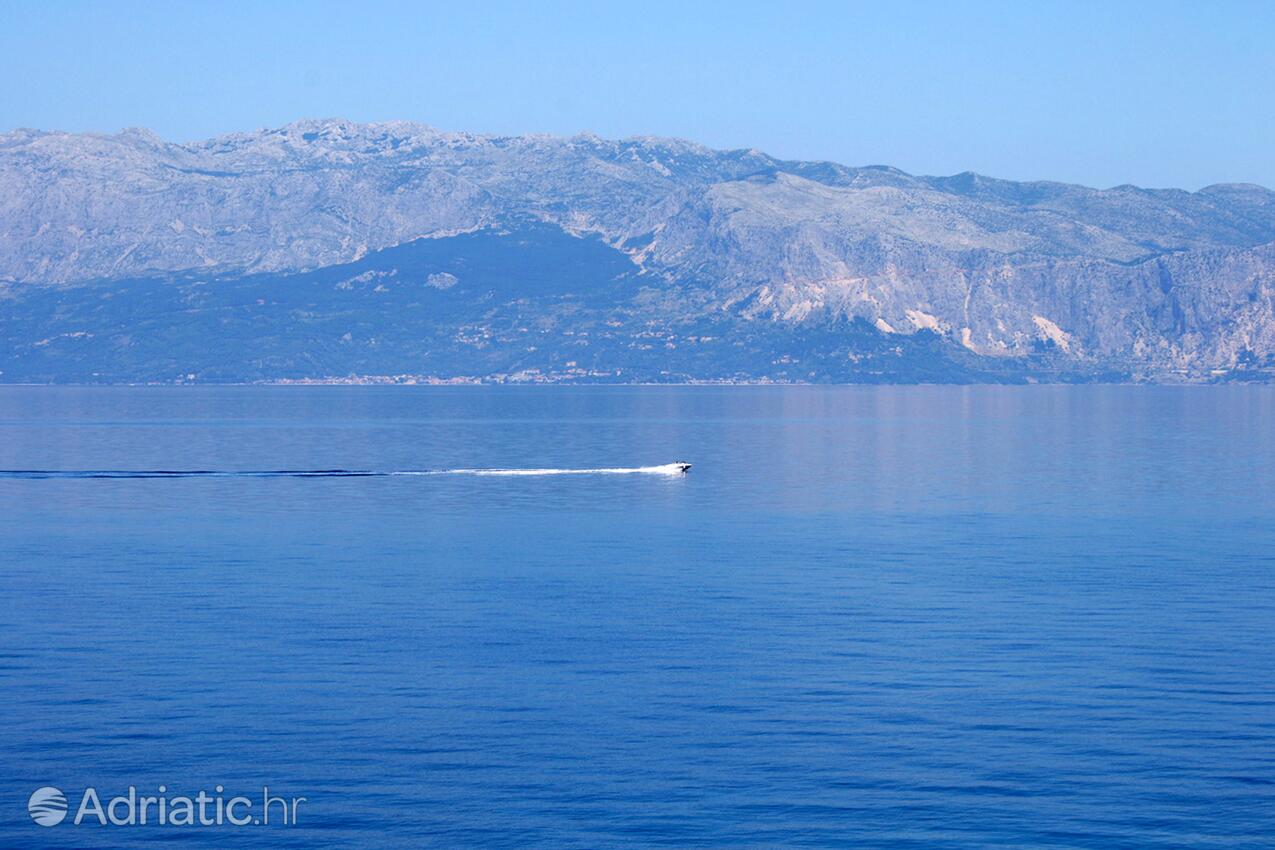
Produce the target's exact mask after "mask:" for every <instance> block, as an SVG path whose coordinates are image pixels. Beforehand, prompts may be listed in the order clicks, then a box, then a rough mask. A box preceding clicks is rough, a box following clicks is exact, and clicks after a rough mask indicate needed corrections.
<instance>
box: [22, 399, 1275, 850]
mask: <svg viewBox="0 0 1275 850" xmlns="http://www.w3.org/2000/svg"><path fill="white" fill-rule="evenodd" d="M674 462H684V463H690V464H692V466H691V468H690V470H689V471H688V472H686V473H684V474H683V473H679V472H676V470H675V469H674V470H672V471H670V470H669V469H668V468H667V467H666V466H665V465H667V464H670V463H674ZM653 467H654V469H652V468H653ZM491 471H496V472H494V473H492V472H491ZM172 473H182V474H172ZM189 473H199V474H195V475H192V474H189ZM396 473H417V474H396ZM422 473H428V474H422ZM478 473H484V474H478ZM509 473H520V474H509ZM1273 633H1275V388H1271V387H1261V386H1208V387H1205V386H1184V387H1162V386H1161V387H1156V386H1023V387H990V386H985V387H980V386H973V387H956V386H953V387H945V386H922V387H796V386H792V387H741V386H699V387H694V386H676V387H655V386H650V387H530V386H528V387H512V386H485V387H423V386H422V387H410V386H394V387H365V386H312V387H300V386H280V387H100V388H97V387H16V386H11V387H3V388H0V846H2V847H6V848H8V847H14V848H18V847H22V848H39V847H53V848H63V847H64V848H70V847H77V848H82V847H120V848H142V847H146V848H154V847H186V846H188V847H231V848H233V847H276V848H291V847H298V848H300V847H342V848H408V847H423V848H613V847H614V848H645V847H668V848H824V847H826V848H859V847H863V848H927V850H929V849H931V848H938V849H939V850H942V848H987V847H1023V848H1028V847H1031V848H1104V850H1116V849H1117V848H1187V847H1192V848H1194V847H1199V848H1228V850H1237V848H1259V847H1260V848H1270V847H1272V846H1275V640H1273ZM201 795H202V797H203V799H204V800H205V804H204V805H205V806H206V809H207V810H206V812H200V813H199V816H198V817H196V820H195V822H194V823H188V822H186V819H187V818H188V817H192V815H191V807H192V806H195V801H196V800H197V798H199V797H200V796H201ZM59 796H60V797H61V800H62V801H61V802H60V801H59V799H58V798H59ZM143 798H150V800H151V802H150V803H149V804H148V805H149V808H147V809H146V810H145V811H143V812H139V809H143V808H145V807H144V806H143V804H142V800H143ZM234 800H239V802H237V803H235V804H234V805H231V801H234ZM183 801H184V802H183ZM161 805H162V806H165V807H166V810H165V812H166V813H165V817H166V818H168V819H166V820H163V821H162V822H161V817H160V814H159V812H160V807H161ZM183 812H184V814H183ZM174 813H176V814H174ZM263 815H264V817H263ZM231 816H234V818H235V820H236V821H242V823H231V822H230V820H229V818H230V817H231ZM218 819H220V822H217V821H218ZM77 820H78V821H79V823H76V821H77ZM142 820H145V822H141V821H142ZM205 820H206V821H208V823H204V821H205ZM39 821H43V822H44V824H47V825H42V824H41V823H40V822H39Z"/></svg>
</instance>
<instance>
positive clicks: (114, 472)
mask: <svg viewBox="0 0 1275 850" xmlns="http://www.w3.org/2000/svg"><path fill="white" fill-rule="evenodd" d="M690 468H691V465H690V464H689V463H666V464H662V465H660V466H614V467H599V468H597V469H383V470H378V469H245V470H217V469H79V470H65V469H0V479H4V478H389V477H391V476H398V475H634V474H638V475H681V474H683V473H684V472H686V471H687V470H689V469H690Z"/></svg>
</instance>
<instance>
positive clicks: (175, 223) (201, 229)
mask: <svg viewBox="0 0 1275 850" xmlns="http://www.w3.org/2000/svg"><path fill="white" fill-rule="evenodd" d="M525 220H536V221H541V222H545V223H548V224H551V225H554V226H557V227H559V228H561V229H562V230H563V231H565V232H567V233H569V234H573V235H595V236H598V237H601V239H602V240H603V241H605V242H606V243H607V244H608V245H611V246H613V247H615V248H616V249H618V250H621V251H623V252H625V253H626V254H628V256H629V259H630V261H631V262H632V264H633V266H634V268H635V269H638V270H640V271H641V272H642V273H643V275H645V278H644V279H646V280H650V281H661V282H662V283H661V285H662V286H664V287H666V288H668V289H669V292H670V294H672V293H676V292H682V293H685V292H686V291H688V288H690V289H693V290H695V291H696V292H699V293H701V295H699V296H696V297H697V298H698V299H699V300H698V301H696V303H716V304H718V305H719V306H720V309H735V307H738V308H739V309H741V310H743V311H744V312H745V313H746V314H747V315H748V316H751V317H754V318H756V319H766V320H772V321H780V322H794V321H795V322H806V321H817V320H820V319H826V318H836V317H843V318H861V319H865V320H867V321H869V322H872V323H874V324H876V325H877V326H878V327H881V328H889V329H890V331H889V332H900V333H905V332H913V331H916V330H922V329H924V330H935V331H937V332H940V333H942V334H945V335H947V336H948V337H949V338H950V339H952V340H955V341H957V342H958V343H959V344H961V345H962V346H964V347H965V348H968V349H970V350H973V351H976V352H978V353H982V354H988V355H1001V354H1014V353H1017V352H1021V351H1023V350H1026V349H1027V348H1029V347H1030V346H1032V345H1035V344H1037V343H1039V342H1040V340H1041V339H1043V338H1049V339H1053V337H1054V336H1057V334H1058V333H1063V334H1067V336H1066V337H1065V338H1066V339H1067V340H1069V342H1068V351H1069V352H1070V353H1083V352H1086V351H1114V350H1116V349H1120V350H1125V351H1128V352H1133V351H1135V350H1137V351H1140V352H1142V355H1139V356H1143V355H1145V356H1151V355H1150V354H1147V353H1148V352H1151V353H1152V354H1155V356H1163V357H1166V358H1169V359H1173V358H1179V357H1180V356H1181V357H1186V358H1187V359H1190V357H1196V356H1203V355H1199V354H1198V352H1201V351H1207V352H1211V353H1209V354H1208V356H1210V357H1214V359H1217V358H1219V357H1220V358H1223V359H1225V357H1227V356H1231V354H1233V353H1234V352H1235V351H1237V350H1240V349H1241V348H1242V347H1243V345H1245V344H1247V343H1244V342H1243V341H1242V340H1239V337H1237V336H1236V335H1237V334H1239V335H1241V336H1243V337H1244V339H1249V340H1253V341H1256V342H1254V344H1257V343H1259V342H1260V343H1261V344H1265V342H1263V341H1264V340H1267V339H1268V338H1269V330H1270V326H1271V325H1272V324H1273V322H1272V320H1271V319H1270V317H1269V316H1268V315H1266V314H1264V313H1263V312H1262V311H1263V310H1264V309H1265V307H1264V306H1263V305H1266V304H1268V303H1269V300H1270V297H1269V293H1268V292H1267V289H1266V287H1267V286H1268V282H1269V272H1270V269H1269V267H1268V263H1269V251H1264V250H1262V249H1261V246H1264V245H1267V244H1269V243H1272V242H1275V193H1272V192H1271V191H1270V190H1268V189H1264V188H1262V187H1259V186H1252V185H1218V186H1210V187H1208V188H1206V189H1203V190H1200V191H1198V192H1187V191H1182V190H1176V189H1142V188H1138V187H1134V186H1117V187H1113V188H1110V189H1093V188H1088V187H1083V186H1075V185H1070V184H1064V183H1056V182H1047V181H1038V182H1014V181H1007V180H998V179H995V178H990V177H985V176H983V175H978V174H973V173H964V174H957V175H953V176H950V177H924V176H915V175H910V174H907V173H905V172H902V171H899V170H898V169H895V168H891V167H888V166H865V167H857V168H856V167H849V166H845V165H840V164H836V163H829V162H791V161H783V160H779V159H776V158H773V157H771V156H768V155H766V154H765V153H762V152H760V151H756V150H732V151H722V150H713V149H710V148H706V147H703V146H701V145H697V144H694V143H692V142H687V141H682V140H678V139H665V138H654V137H637V138H630V139H621V140H608V139H603V138H600V137H598V136H595V135H591V134H579V135H575V136H570V137H554V136H540V135H528V136H499V135H482V134H474V133H463V132H449V131H442V130H438V129H435V128H433V127H430V126H427V125H424V124H417V123H412V122H401V121H398V122H386V123H377V124H359V123H354V122H350V121H345V120H341V119H325V120H306V121H298V122H295V123H292V124H288V125H286V126H284V127H279V128H274V129H263V130H258V131H254V132H250V133H235V134H231V135H226V136H221V137H218V138H215V139H210V140H207V141H200V142H191V143H181V144H179V143H173V142H167V141H164V140H163V139H160V138H159V137H157V136H156V135H155V134H154V133H152V132H150V131H147V130H144V129H130V130H125V131H123V132H120V133H117V134H112V135H108V134H72V133H60V132H45V131H38V130H17V131H14V132H11V133H7V134H4V135H0V280H7V281H10V282H13V283H16V284H21V285H25V286H39V285H50V284H70V283H75V282H80V281H89V280H103V279H105V280H110V279H117V278H124V277H137V276H153V275H160V274H168V273H175V272H190V271H198V272H207V273H209V274H228V273H240V272H287V271H298V270H306V269H314V268H320V267H324V266H329V265H333V264H337V263H344V262H350V261H353V260H357V259H358V258H360V257H363V256H365V255H367V254H368V253H369V252H374V251H377V250H380V249H384V248H388V247H391V246H394V245H399V244H402V243H406V242H409V241H411V240H415V239H420V238H445V237H448V236H451V235H454V234H458V233H466V232H473V231H475V230H480V229H484V228H501V227H506V226H508V225H510V223H511V222H517V221H525ZM1210 270H1211V271H1210ZM1237 275H1239V276H1242V279H1234V278H1235V276H1237ZM1146 281H1151V283H1145V282H1146ZM1184 287H1205V288H1209V287H1212V289H1210V290H1209V291H1210V292H1214V293H1215V294H1216V293H1218V292H1220V293H1224V296H1219V297H1221V299H1222V300H1221V301H1218V300H1217V299H1216V298H1213V296H1210V297H1209V298H1207V299H1203V300H1201V299H1200V298H1197V297H1195V295H1192V294H1190V293H1188V292H1187V290H1186V289H1185V288H1184ZM705 299H707V300H705ZM1227 299H1231V300H1233V301H1234V303H1231V301H1230V300H1227ZM1192 304H1194V305H1197V306H1198V307H1199V310H1200V312H1199V315H1198V317H1197V318H1198V321H1199V322H1201V323H1204V324H1207V323H1208V322H1210V321H1212V322H1214V323H1216V324H1218V327H1219V328H1221V327H1222V324H1225V322H1227V321H1230V322H1231V324H1230V325H1228V326H1227V327H1229V328H1230V330H1227V331H1225V333H1226V334H1229V335H1230V336H1228V337H1227V340H1228V341H1226V342H1219V341H1218V339H1220V337H1217V334H1220V333H1222V331H1221V330H1216V333H1214V332H1213V331H1201V332H1199V333H1197V334H1196V335H1195V336H1191V335H1190V334H1189V333H1187V332H1186V331H1184V330H1183V328H1184V327H1185V326H1184V322H1186V320H1185V319H1183V318H1182V316H1184V315H1186V314H1187V313H1188V312H1189V310H1190V309H1195V308H1194V307H1191V306H1190V305H1192ZM732 305H735V306H734V307H733V306H732ZM1225 305H1230V306H1225ZM1254 305H1256V306H1254ZM1208 311H1213V312H1214V313H1216V314H1217V315H1215V316H1212V317H1210V316H1209V315H1208ZM1218 311H1220V312H1218ZM1228 311H1230V312H1228ZM1135 315H1136V316H1138V317H1140V318H1137V319H1136V321H1135V319H1133V318H1130V317H1131V316H1135ZM1148 316H1149V317H1150V318H1148ZM1157 316H1159V317H1163V316H1168V317H1169V319H1167V320H1164V321H1161V318H1156V317H1157ZM1174 317H1177V318H1174ZM1227 317H1229V318H1227ZM1157 323H1159V324H1157ZM1237 328H1239V329H1240V330H1237ZM1051 335H1052V336H1051ZM1175 335H1176V336H1175ZM1178 337H1180V338H1178ZM1188 337H1189V338H1188ZM1215 337H1217V338H1215ZM1058 338H1059V339H1063V337H1058ZM1237 340H1238V341H1237ZM1188 350H1189V351H1190V352H1196V353H1195V354H1190V353H1188V354H1181V355H1179V354H1178V353H1174V352H1182V351H1188ZM1157 352H1158V354H1157ZM1219 352H1221V353H1219ZM1078 356H1080V355H1079V354H1078Z"/></svg>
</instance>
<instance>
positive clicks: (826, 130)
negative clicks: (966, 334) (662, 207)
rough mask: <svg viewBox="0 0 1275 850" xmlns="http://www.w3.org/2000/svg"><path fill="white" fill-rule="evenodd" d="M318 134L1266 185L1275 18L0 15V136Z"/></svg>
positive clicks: (1210, 8) (643, 11)
mask: <svg viewBox="0 0 1275 850" xmlns="http://www.w3.org/2000/svg"><path fill="white" fill-rule="evenodd" d="M326 117H342V118H349V119H352V120H357V121H383V120H398V119H404V120H412V121H420V122H423V123H425V124H430V125H432V126H435V127H438V128H440V129H447V130H468V131H473V132H481V133H497V134H515V133H551V134H557V135H572V134H575V133H578V132H581V131H590V132H594V133H597V134H599V135H601V136H605V137H626V136H633V135H659V136H678V137H682V138H688V139H692V140H694V141H697V142H701V143H703V144H706V145H710V146H713V147H721V148H758V149H761V150H764V151H766V152H767V153H770V154H772V155H775V156H779V157H783V158H789V159H827V160H835V161H837V162H841V163H845V164H847V165H870V164H887V165H893V166H896V167H898V168H902V169H904V170H905V171H909V172H912V173H920V174H954V173H957V172H961V171H977V172H980V173H983V174H989V175H993V176H997V177H1004V178H1010V179H1019V180H1022V179H1051V180H1064V181H1068V182H1076V183H1084V184H1087V185H1091V186H1103V187H1105V186H1114V185H1119V184H1123V183H1134V184H1137V185H1141V186H1152V187H1169V186H1174V187H1181V188H1187V189H1197V188H1200V187H1202V186H1205V185H1208V184H1211V183H1222V182H1253V183H1260V184H1263V185H1266V186H1271V187H1275V2H1240V0H1236V2H1216V3H1213V2H1209V3H1206V2H1195V3H1178V2H1174V0H1157V2H1135V0H1126V2H1086V0H1071V2H1060V3H1054V2H1048V1H1047V0H1019V2H1014V3H1002V2H976V1H975V0H970V2H964V3H961V2H948V3H937V2H935V3H928V2H905V1H904V0H895V1H894V2H851V0H845V1H844V2H839V3H820V2H809V3H803V2H795V0H785V2H782V3H776V2H768V3H752V2H747V0H737V2H733V3H696V2H690V0H682V2H629V3H619V2H601V0H599V2H593V3H564V2H552V1H551V0H535V2H523V3H502V2H490V1H489V2H482V3H467V4H462V3H458V2H451V3H447V4H432V3H427V2H378V1H377V0H360V2H357V3H354V2H343V3H330V2H312V3H304V4H302V3H290V2H284V1H283V0H275V2H251V3H248V2H237V1H236V0H230V2H218V3H192V2H183V0H169V2H165V3H158V2H154V3H140V2H138V3H130V2H109V3H108V2H96V3H81V2H66V1H65V0H62V2H59V0H42V2H26V0H4V2H3V3H0V131H8V130H12V129H15V128H18V127H33V128H39V129H57V130H71V131H97V132H116V131H118V130H120V129H123V128H126V127H148V128H151V129H153V130H155V131H156V132H157V133H159V134H160V135H161V136H163V137H164V138H167V139H169V140H172V141H191V140H196V139H203V138H208V137H211V136H216V135H220V134H224V133H228V132H237V131H244V130H253V129H258V128H262V127H275V126H279V125H281V124H285V123H288V122H289V121H293V120H296V119H299V118H326Z"/></svg>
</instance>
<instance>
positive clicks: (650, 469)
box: [389, 463, 687, 475]
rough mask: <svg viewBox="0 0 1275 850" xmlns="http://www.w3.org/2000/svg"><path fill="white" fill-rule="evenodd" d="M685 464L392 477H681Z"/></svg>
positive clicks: (442, 471) (431, 471) (439, 471)
mask: <svg viewBox="0 0 1275 850" xmlns="http://www.w3.org/2000/svg"><path fill="white" fill-rule="evenodd" d="M686 468H687V465H686V464H683V463H665V464H661V465H660V466H605V467H598V468H596V469H422V470H419V471H402V472H391V473H389V474H390V475H681V474H682V473H684V472H685V471H686Z"/></svg>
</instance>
